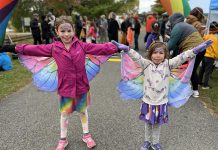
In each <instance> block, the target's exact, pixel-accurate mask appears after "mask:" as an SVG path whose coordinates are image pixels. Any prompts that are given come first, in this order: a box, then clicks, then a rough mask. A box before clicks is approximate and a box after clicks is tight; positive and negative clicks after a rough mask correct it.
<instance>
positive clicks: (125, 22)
mask: <svg viewBox="0 0 218 150" xmlns="http://www.w3.org/2000/svg"><path fill="white" fill-rule="evenodd" d="M123 17H124V20H123V22H122V23H121V28H120V29H121V31H122V36H125V37H123V39H121V41H120V42H121V43H122V44H125V45H129V43H128V41H127V39H126V38H127V29H128V27H132V24H131V22H130V18H129V16H128V15H125V16H123Z"/></svg>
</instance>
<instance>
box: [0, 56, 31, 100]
mask: <svg viewBox="0 0 218 150" xmlns="http://www.w3.org/2000/svg"><path fill="white" fill-rule="evenodd" d="M12 63H13V69H12V70H10V71H1V72H0V85H1V88H0V100H1V99H3V98H5V97H6V96H7V95H9V94H11V93H13V92H15V91H17V90H19V89H20V88H21V87H24V86H25V85H26V84H28V83H30V82H31V73H30V72H29V71H28V70H27V69H26V68H24V67H23V66H22V65H21V64H20V62H19V60H17V59H15V60H12Z"/></svg>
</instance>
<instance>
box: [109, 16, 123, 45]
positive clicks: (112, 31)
mask: <svg viewBox="0 0 218 150" xmlns="http://www.w3.org/2000/svg"><path fill="white" fill-rule="evenodd" d="M110 17H111V18H110V19H109V21H108V37H109V41H111V40H114V41H117V42H118V30H119V29H120V27H119V24H118V22H117V20H116V14H115V13H114V12H111V14H110Z"/></svg>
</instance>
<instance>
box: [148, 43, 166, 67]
mask: <svg viewBox="0 0 218 150" xmlns="http://www.w3.org/2000/svg"><path fill="white" fill-rule="evenodd" d="M164 58H165V53H164V49H163V48H162V47H159V48H155V50H154V51H153V53H152V54H151V61H152V62H153V63H154V64H156V65H159V64H160V63H161V62H163V61H164Z"/></svg>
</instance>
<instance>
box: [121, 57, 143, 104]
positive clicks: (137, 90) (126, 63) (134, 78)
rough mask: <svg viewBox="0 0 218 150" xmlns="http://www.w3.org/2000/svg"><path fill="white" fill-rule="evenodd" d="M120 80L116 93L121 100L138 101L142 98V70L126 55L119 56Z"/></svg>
mask: <svg viewBox="0 0 218 150" xmlns="http://www.w3.org/2000/svg"><path fill="white" fill-rule="evenodd" d="M121 58H122V61H121V80H120V82H119V84H118V87H117V88H118V91H119V94H120V97H121V98H122V99H123V100H139V99H141V98H142V96H143V83H144V77H143V75H142V68H141V67H140V66H139V65H138V64H137V63H135V62H134V61H133V60H132V59H131V58H130V57H129V56H128V55H127V54H125V53H122V54H121Z"/></svg>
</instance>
